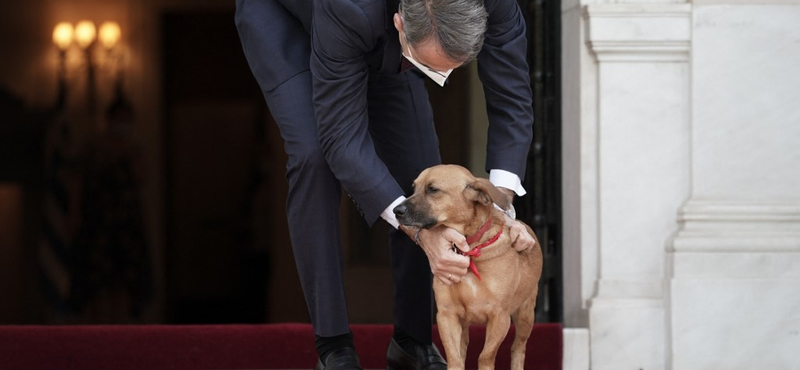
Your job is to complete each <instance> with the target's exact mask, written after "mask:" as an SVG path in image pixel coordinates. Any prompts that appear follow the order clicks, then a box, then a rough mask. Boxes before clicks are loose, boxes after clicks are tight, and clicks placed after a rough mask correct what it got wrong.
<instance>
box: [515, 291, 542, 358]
mask: <svg viewBox="0 0 800 370" xmlns="http://www.w3.org/2000/svg"><path fill="white" fill-rule="evenodd" d="M535 309H536V294H535V293H534V294H533V295H532V296H531V297H530V298H528V299H527V300H525V302H523V303H522V305H521V306H520V307H519V308H518V309H517V311H516V312H514V313H513V314H512V315H511V319H512V320H513V321H514V329H515V331H516V334H515V335H514V343H512V344H511V370H523V368H524V367H525V349H526V345H527V343H528V338H530V336H531V330H533V322H534V320H535V318H536V314H535Z"/></svg>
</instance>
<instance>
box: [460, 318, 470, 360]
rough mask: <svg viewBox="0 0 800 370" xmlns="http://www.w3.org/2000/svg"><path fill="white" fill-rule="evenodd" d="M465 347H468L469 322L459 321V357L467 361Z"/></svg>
mask: <svg viewBox="0 0 800 370" xmlns="http://www.w3.org/2000/svg"><path fill="white" fill-rule="evenodd" d="M467 347H469V322H467V320H462V321H461V358H462V359H464V361H467Z"/></svg>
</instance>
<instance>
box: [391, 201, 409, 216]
mask: <svg viewBox="0 0 800 370" xmlns="http://www.w3.org/2000/svg"><path fill="white" fill-rule="evenodd" d="M393 211H394V215H395V216H397V217H400V216H403V215H405V214H406V212H408V207H406V205H405V203H400V204H399V205H398V206H397V207H394V210H393Z"/></svg>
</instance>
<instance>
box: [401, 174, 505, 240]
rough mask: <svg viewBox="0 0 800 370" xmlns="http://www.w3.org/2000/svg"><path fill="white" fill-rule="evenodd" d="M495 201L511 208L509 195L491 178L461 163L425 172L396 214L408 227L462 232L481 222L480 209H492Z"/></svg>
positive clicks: (489, 210) (415, 182) (483, 210)
mask: <svg viewBox="0 0 800 370" xmlns="http://www.w3.org/2000/svg"><path fill="white" fill-rule="evenodd" d="M492 203H496V204H497V205H498V206H500V208H502V209H505V210H507V209H509V208H510V204H509V202H508V198H507V197H506V195H505V194H503V193H502V192H501V191H500V190H499V189H497V188H496V187H495V186H494V185H492V183H490V182H489V180H486V179H481V178H476V177H475V176H473V175H472V173H470V172H469V170H467V169H466V168H464V167H461V166H457V165H438V166H434V167H430V168H428V169H426V170H424V171H422V173H421V174H420V175H419V177H417V179H416V180H414V194H412V195H411V196H410V197H408V199H406V200H405V201H404V202H403V203H401V204H400V205H398V206H397V207H395V208H394V214H395V215H396V216H397V220H398V221H399V222H400V223H401V224H403V225H406V226H411V227H418V228H426V229H430V228H432V227H435V226H438V225H445V226H447V227H451V228H453V229H456V230H458V231H459V232H461V233H462V234H463V233H464V230H465V229H467V228H469V227H470V225H472V224H474V223H476V222H479V221H478V220H480V218H481V217H478V216H479V215H480V213H481V212H492V211H493V208H494V206H493V205H492ZM484 219H485V218H484Z"/></svg>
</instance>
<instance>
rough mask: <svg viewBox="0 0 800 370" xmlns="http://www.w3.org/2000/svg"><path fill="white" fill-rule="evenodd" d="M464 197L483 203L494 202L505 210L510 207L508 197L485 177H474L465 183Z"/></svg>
mask: <svg viewBox="0 0 800 370" xmlns="http://www.w3.org/2000/svg"><path fill="white" fill-rule="evenodd" d="M464 197H466V198H467V199H471V200H473V201H475V202H478V203H480V204H483V205H487V204H492V203H495V204H497V205H498V206H500V208H502V209H503V210H505V211H507V210H509V209H510V208H511V204H510V203H509V202H508V197H507V196H506V195H505V194H503V192H502V191H500V189H498V188H497V187H495V186H494V185H493V184H492V183H491V182H489V180H487V179H475V181H473V182H472V183H470V184H469V185H467V188H466V189H464Z"/></svg>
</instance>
